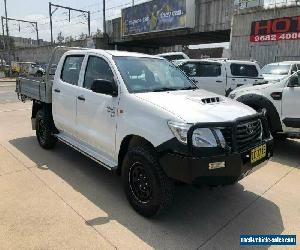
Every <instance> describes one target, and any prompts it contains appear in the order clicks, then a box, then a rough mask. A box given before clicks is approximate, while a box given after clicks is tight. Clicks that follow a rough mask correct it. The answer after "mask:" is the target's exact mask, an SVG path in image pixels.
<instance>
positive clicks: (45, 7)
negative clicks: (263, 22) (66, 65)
mask: <svg viewBox="0 0 300 250" xmlns="http://www.w3.org/2000/svg"><path fill="white" fill-rule="evenodd" d="M147 1H149V0H134V2H135V3H136V4H138V3H142V2H147ZM286 1H287V2H291V1H294V0H265V3H266V4H269V3H274V2H277V3H280V2H286ZM132 2H133V0H106V17H107V19H112V18H115V17H118V16H120V13H121V8H124V7H128V6H131V5H132ZM52 3H53V4H58V5H63V6H67V7H73V8H75V9H83V10H89V11H91V32H92V33H95V32H96V31H97V29H100V30H102V23H103V20H102V0H84V1H81V0H80V1H79V0H52ZM7 12H8V17H10V18H16V19H23V20H28V21H37V22H38V28H39V36H40V38H42V39H44V40H46V41H50V24H49V1H48V0H23V1H20V0H7ZM4 14H5V13H4V0H0V15H1V16H4ZM9 29H10V35H11V36H19V37H26V38H33V39H35V38H36V33H35V30H34V28H33V27H32V26H31V25H30V24H24V23H19V22H14V21H9ZM60 31H61V32H62V34H63V35H64V36H65V37H67V36H70V35H72V36H73V37H75V38H76V37H78V36H79V35H80V34H81V33H85V34H87V33H88V26H87V18H86V17H85V16H83V15H82V14H81V13H79V12H71V22H69V21H68V13H67V12H66V10H65V9H58V10H56V12H55V13H54V15H53V33H54V35H53V37H54V40H56V38H57V34H58V33H59V32H60Z"/></svg>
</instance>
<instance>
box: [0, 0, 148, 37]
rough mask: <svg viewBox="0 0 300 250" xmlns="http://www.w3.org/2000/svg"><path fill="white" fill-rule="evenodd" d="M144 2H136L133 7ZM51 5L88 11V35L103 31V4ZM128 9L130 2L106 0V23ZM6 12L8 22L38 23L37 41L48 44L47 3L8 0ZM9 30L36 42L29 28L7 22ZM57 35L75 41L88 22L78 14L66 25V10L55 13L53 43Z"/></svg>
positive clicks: (64, 1)
mask: <svg viewBox="0 0 300 250" xmlns="http://www.w3.org/2000/svg"><path fill="white" fill-rule="evenodd" d="M146 1H147V0H135V3H141V2H146ZM52 3H53V4H58V5H62V6H67V7H73V8H75V9H83V10H89V11H91V32H92V33H94V32H96V31H97V29H100V30H102V23H103V19H102V0H84V1H79V0H73V1H72V0H52ZM131 5H132V0H106V9H107V10H106V17H107V19H112V18H114V17H118V16H120V13H121V12H120V11H121V8H124V7H127V6H131ZM7 12H8V17H10V18H15V19H23V20H28V21H37V22H38V28H39V36H40V38H42V39H44V40H46V41H50V24H49V1H48V0H23V1H20V0H7ZM0 15H1V16H4V15H5V12H4V0H0ZM9 29H10V35H11V36H20V37H26V38H33V39H35V38H36V33H35V30H34V28H33V27H32V26H31V25H30V24H24V23H19V22H14V21H9ZM60 31H61V32H62V33H63V35H64V36H65V37H67V36H70V35H72V36H73V37H75V36H79V35H80V34H81V33H85V34H87V33H88V25H87V18H86V17H85V16H83V15H82V14H81V13H79V12H71V22H69V21H68V13H67V10H65V9H58V10H57V11H56V12H55V13H54V15H53V33H54V35H53V37H54V39H56V38H57V34H58V32H60ZM1 32H2V30H1Z"/></svg>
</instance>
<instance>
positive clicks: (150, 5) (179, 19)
mask: <svg viewBox="0 0 300 250" xmlns="http://www.w3.org/2000/svg"><path fill="white" fill-rule="evenodd" d="M186 2H187V0H153V1H151V2H146V3H143V4H139V5H136V6H133V7H129V8H126V9H122V34H123V36H128V35H135V34H141V33H149V32H157V31H164V30H173V29H180V28H187V15H186V13H187V5H186V4H187V3H186Z"/></svg>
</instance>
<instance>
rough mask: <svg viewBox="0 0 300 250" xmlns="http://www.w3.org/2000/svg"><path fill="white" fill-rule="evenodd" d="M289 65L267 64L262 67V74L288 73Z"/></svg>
mask: <svg viewBox="0 0 300 250" xmlns="http://www.w3.org/2000/svg"><path fill="white" fill-rule="evenodd" d="M290 67H291V65H288V64H286V65H279V64H277V65H274V64H269V65H266V66H265V67H263V68H262V74H266V75H288V73H289V71H290Z"/></svg>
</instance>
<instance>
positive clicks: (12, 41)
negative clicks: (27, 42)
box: [0, 36, 15, 50]
mask: <svg viewBox="0 0 300 250" xmlns="http://www.w3.org/2000/svg"><path fill="white" fill-rule="evenodd" d="M4 41H5V42H4V46H5V48H6V49H7V47H8V46H7V45H8V43H7V37H6V36H5V37H4ZM9 45H10V49H11V50H13V49H14V48H15V41H14V39H13V38H12V37H9ZM4 46H3V36H0V50H3V49H4Z"/></svg>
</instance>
